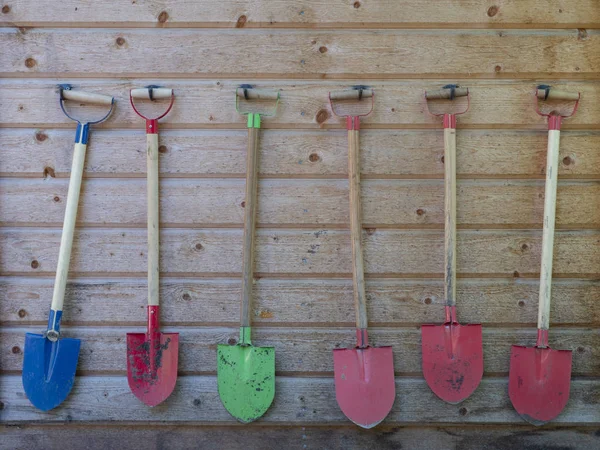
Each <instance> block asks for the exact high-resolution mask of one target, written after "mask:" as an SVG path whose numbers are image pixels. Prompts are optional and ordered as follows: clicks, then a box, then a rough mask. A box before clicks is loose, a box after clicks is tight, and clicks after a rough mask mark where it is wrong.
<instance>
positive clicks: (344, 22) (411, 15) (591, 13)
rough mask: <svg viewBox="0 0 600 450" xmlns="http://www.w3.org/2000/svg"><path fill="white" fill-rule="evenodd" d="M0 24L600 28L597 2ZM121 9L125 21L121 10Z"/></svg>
mask: <svg viewBox="0 0 600 450" xmlns="http://www.w3.org/2000/svg"><path fill="white" fill-rule="evenodd" d="M10 5H11V8H10V10H9V11H8V12H6V13H4V14H3V15H2V16H1V17H0V20H1V21H0V25H2V26H8V25H10V26H36V27H40V26H50V27H83V26H85V27H86V28H88V27H102V28H105V27H124V26H127V27H211V28H215V27H223V28H234V27H235V28H257V27H266V28H284V27H285V28H321V27H327V28H333V27H341V28H495V27H502V28H575V27H576V26H579V27H588V28H598V24H600V14H599V13H598V8H597V7H596V6H597V5H596V4H595V3H594V1H593V0H576V1H571V2H569V3H564V2H561V1H559V0H550V1H547V2H545V4H544V5H540V4H539V2H536V1H535V0H520V1H517V0H497V1H496V2H494V4H493V5H492V4H491V3H490V4H488V3H484V4H482V3H480V2H477V1H467V2H464V1H461V2H456V1H453V0H444V1H442V2H437V3H436V4H435V5H432V4H431V5H430V4H423V3H422V2H419V1H418V0H405V1H402V2H398V1H394V0H383V1H378V2H373V3H372V2H368V1H363V2H358V3H357V2H354V1H350V0H345V1H343V2H336V3H331V2H329V1H327V0H312V1H310V2H304V3H298V2H291V1H282V0H279V1H271V2H269V3H268V5H267V4H266V3H265V2H263V1H260V0H229V1H226V2H223V1H216V0H209V1H204V2H202V4H197V3H195V2H185V1H171V2H169V3H167V4H165V3H164V2H160V1H157V0H153V1H148V2H143V3H137V2H136V3H127V4H122V3H117V2H114V1H113V2H104V4H103V7H101V6H100V5H97V4H95V3H90V4H81V3H80V2H77V1H76V0H68V1H64V2H60V3H59V4H56V5H53V7H52V8H50V7H48V6H46V5H39V4H37V3H36V2H35V1H34V0H16V1H13V2H11V4H10ZM117 9H118V14H115V10H117Z"/></svg>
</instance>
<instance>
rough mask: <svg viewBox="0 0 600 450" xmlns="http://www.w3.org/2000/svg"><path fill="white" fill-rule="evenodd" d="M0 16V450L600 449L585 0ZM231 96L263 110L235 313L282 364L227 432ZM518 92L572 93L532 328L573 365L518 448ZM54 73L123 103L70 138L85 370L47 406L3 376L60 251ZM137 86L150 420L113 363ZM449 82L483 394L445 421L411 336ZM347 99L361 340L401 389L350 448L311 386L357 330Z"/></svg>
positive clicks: (135, 191) (115, 5) (77, 7)
mask: <svg viewBox="0 0 600 450" xmlns="http://www.w3.org/2000/svg"><path fill="white" fill-rule="evenodd" d="M542 3H543V4H542ZM0 11H1V12H0V43H1V44H2V49H3V51H2V52H1V53H0V318H1V319H0V420H2V421H3V422H6V423H7V425H5V426H4V428H2V439H0V448H1V449H4V448H7V449H8V448H10V449H13V448H39V447H44V448H50V447H49V445H51V444H49V442H51V441H49V440H48V438H53V439H54V440H55V441H57V442H58V441H60V442H64V445H65V446H66V448H72V447H76V446H78V445H80V443H81V439H84V440H85V442H86V446H87V447H88V448H90V449H92V448H110V447H112V446H114V445H116V444H115V442H119V444H120V445H122V446H125V447H132V446H137V445H139V442H140V441H141V440H142V439H143V440H144V442H146V443H147V447H148V448H157V449H158V448H166V446H168V448H189V447H197V446H199V445H201V444H202V445H206V446H210V447H211V448H236V447H240V446H245V447H252V448H281V447H282V446H285V447H289V448H302V449H304V448H368V447H370V446H376V447H377V448H399V447H400V446H403V447H404V448H482V447H485V446H486V445H487V446H500V447H502V446H509V447H510V448H520V447H525V446H537V447H539V448H543V447H545V446H548V445H550V444H553V445H559V444H560V445H562V446H563V447H565V448H592V447H594V446H600V435H599V433H598V427H599V426H600V364H599V361H600V358H599V355H598V352H600V309H599V308H598V304H599V303H598V298H599V297H598V296H599V295H600V284H599V281H598V280H600V250H599V249H600V246H599V242H600V234H599V233H600V212H599V208H597V206H596V205H597V203H598V199H599V196H600V184H599V182H600V150H599V149H600V77H599V76H598V73H599V72H600V34H599V32H598V29H600V6H599V5H598V4H597V2H596V1H595V0H577V1H575V0H572V1H568V2H567V1H562V0H551V1H548V2H538V1H535V0H520V1H517V0H497V1H491V0H489V1H485V2H479V1H457V0H444V1H442V2H435V3H434V2H419V1H416V0H401V1H396V0H381V1H371V0H362V1H353V0H339V1H335V2H332V1H329V0H302V1H294V2H290V1H287V0H276V1H275V0H273V1H262V0H245V1H244V0H219V1H216V0H208V1H205V2H190V1H183V0H169V1H166V2H165V1H154V0H152V1H144V2H140V1H132V2H116V1H114V0H110V1H104V2H87V1H79V0H65V1H61V2H52V3H47V4H46V3H40V2H37V1H34V0H5V1H4V2H3V3H2V4H0ZM242 81H243V82H251V83H254V84H257V85H258V86H263V87H275V88H277V89H280V90H281V95H282V102H281V107H280V110H279V113H278V115H277V116H276V117H275V118H272V119H265V120H264V124H263V125H264V131H262V132H261V150H260V167H259V172H260V182H259V211H258V222H259V223H258V230H257V234H258V239H257V241H258V243H257V249H256V268H257V271H258V281H257V283H256V285H255V297H254V303H253V308H252V309H253V320H254V321H255V322H256V324H257V327H256V341H257V342H260V343H261V344H263V343H264V344H268V345H273V346H275V347H276V351H277V359H276V363H277V367H276V369H277V374H278V375H279V377H278V381H277V382H278V386H277V396H276V400H275V403H274V405H273V407H272V408H271V409H270V410H269V412H268V413H267V414H266V415H265V417H264V418H263V419H261V421H259V422H258V423H256V424H253V425H249V426H245V427H239V426H237V425H236V424H235V423H234V421H233V420H232V419H231V418H230V416H229V415H228V414H227V413H226V411H225V410H224V408H223V407H222V405H221V403H220V401H219V400H218V395H217V392H216V380H215V373H216V364H215V361H216V356H215V352H216V344H218V343H225V342H234V341H235V339H236V338H237V320H238V317H239V307H238V301H239V291H240V280H239V276H240V273H241V238H242V229H243V206H242V202H243V201H244V178H245V149H246V142H245V140H246V132H245V130H244V128H245V123H244V120H243V119H242V118H241V117H240V116H238V114H237V113H236V112H235V108H234V104H233V90H234V88H235V86H237V85H238V83H240V82H242ZM540 81H541V82H551V83H552V84H553V85H556V86H559V87H561V88H564V89H567V90H572V91H580V92H581V93H582V98H583V100H582V103H581V108H580V110H579V112H578V114H577V115H576V116H575V117H574V118H573V119H569V120H567V121H565V123H564V127H563V130H564V132H563V134H562V141H561V154H560V166H559V187H558V205H557V236H556V250H555V265H554V270H555V274H554V276H555V282H554V286H553V293H554V303H553V304H552V314H551V320H552V323H553V325H556V327H555V328H554V329H553V331H552V332H551V334H550V341H551V342H550V343H551V345H553V346H555V347H556V348H566V349H571V350H573V383H572V393H571V400H570V402H569V404H568V406H567V408H566V409H565V411H564V412H563V414H561V416H560V417H559V418H558V419H557V420H556V424H555V425H554V426H549V427H544V428H542V429H536V431H535V433H533V432H532V428H531V427H530V426H528V425H525V424H524V422H523V421H522V420H521V419H520V418H519V417H518V415H517V414H516V413H515V412H514V410H513V409H512V406H511V404H510V401H509V399H508V396H507V374H508V354H509V350H510V345H511V344H528V343H532V342H533V341H534V335H535V322H536V317H537V292H538V289H537V277H538V272H539V259H540V248H541V217H542V210H543V189H544V186H543V183H544V181H543V180H544V171H545V153H546V131H545V130H546V126H545V121H544V120H543V119H542V118H540V117H539V116H538V115H537V114H536V113H535V109H534V106H533V103H532V94H533V89H534V86H535V85H536V84H537V83H538V82H540ZM65 82H67V83H71V84H74V85H76V86H78V87H81V88H83V89H86V90H91V91H96V92H102V93H106V94H110V95H115V97H116V98H117V100H118V104H117V109H116V111H115V114H113V116H112V117H111V118H110V120H109V121H107V122H106V123H104V124H102V125H101V126H99V127H97V128H96V129H94V131H93V132H92V137H91V140H90V145H89V148H88V156H87V160H86V169H85V174H84V177H85V179H84V182H83V188H82V189H83V190H82V197H81V204H80V211H79V216H78V228H77V231H76V235H75V236H76V237H75V246H74V251H73V255H72V261H71V274H72V277H71V283H70V284H69V286H68V288H67V300H66V309H65V315H64V322H65V333H68V334H70V335H73V336H77V337H81V338H82V339H83V347H82V354H81V358H80V364H79V372H78V375H79V376H78V378H77V383H76V385H75V388H74V390H73V392H72V394H71V396H70V397H69V399H68V400H67V401H66V402H65V404H64V405H63V406H62V407H61V408H59V409H57V410H55V411H52V412H51V413H47V414H45V413H40V412H38V411H36V410H35V409H34V408H33V407H31V405H30V404H29V403H28V401H27V399H26V398H25V397H24V393H23V389H22V387H21V383H20V377H19V371H20V367H21V364H22V358H23V354H22V351H23V350H22V348H23V338H24V333H25V332H26V331H37V330H39V329H40V328H41V327H43V325H44V322H45V321H46V317H47V316H46V314H47V309H48V305H49V303H50V298H51V292H52V283H53V272H54V270H55V266H56V260H57V255H58V246H59V240H60V227H61V223H62V215H63V212H64V207H65V200H66V194H67V185H68V177H69V172H70V165H71V154H72V141H73V131H74V127H73V124H72V123H71V122H70V121H68V120H67V119H66V118H65V117H64V116H63V114H62V113H61V111H60V109H59V108H58V101H57V89H56V85H57V84H58V83H65ZM149 82H152V83H159V84H163V85H166V86H169V87H172V88H174V89H175V90H176V93H177V102H176V105H175V108H174V109H173V111H172V113H171V114H170V115H169V116H168V117H167V118H166V119H165V120H164V121H163V124H162V129H163V130H164V131H163V133H162V134H161V141H160V144H161V148H160V170H161V194H162V199H161V200H162V203H161V220H162V227H163V230H162V234H161V239H162V241H161V244H162V247H161V250H162V255H161V256H162V258H161V271H162V283H161V294H162V298H163V300H164V303H163V305H164V307H163V320H164V324H165V326H166V329H167V330H171V331H178V332H179V333H180V336H181V355H180V359H181V362H180V378H179V381H178V385H177V388H176V391H175V393H174V394H173V396H172V397H171V398H170V399H169V400H168V401H167V402H166V403H165V404H163V405H161V406H159V407H157V408H154V409H152V410H150V409H147V408H145V407H144V406H142V405H141V403H139V402H138V401H137V400H136V399H135V398H134V397H133V395H132V394H131V393H130V392H129V390H128V388H127V383H126V378H125V364H124V363H125V345H124V338H125V333H126V332H128V331H135V330H141V329H142V327H143V326H144V322H145V301H146V284H145V271H146V231H145V214H146V202H145V180H144V178H145V167H146V162H145V139H144V129H143V121H142V120H141V119H139V118H138V117H137V116H135V115H134V113H133V111H132V110H131V108H130V106H129V105H128V100H127V92H128V90H129V88H131V87H132V86H140V85H145V84H148V83H149ZM449 82H459V83H460V84H462V85H468V86H469V87H470V89H471V92H472V104H471V109H470V111H469V113H468V114H466V115H464V116H461V117H460V119H459V131H458V133H457V141H458V142H457V144H458V145H457V148H458V152H457V171H458V179H459V183H458V190H457V192H458V230H459V231H458V276H459V280H458V298H459V302H460V309H459V311H460V318H461V320H462V321H464V322H476V321H479V322H481V323H482V324H483V325H484V352H485V378H484V380H483V382H482V384H481V386H480V387H479V389H478V390H477V391H476V393H475V394H474V395H473V396H472V397H471V398H469V399H468V400H467V401H465V402H464V403H463V404H461V405H447V404H444V403H442V402H440V401H438V400H437V399H436V398H435V396H434V395H433V394H432V393H431V392H430V390H429V389H428V388H427V386H426V384H425V382H424V381H423V379H422V378H421V375H420V371H421V367H420V333H419V331H418V326H419V324H421V323H423V322H440V321H441V320H442V319H443V275H442V258H443V167H444V166H443V161H442V155H443V140H442V132H441V129H440V124H439V122H438V120H437V119H435V118H433V117H432V116H430V115H428V114H427V112H426V110H425V108H424V107H425V105H424V103H423V90H424V89H427V88H432V87H438V86H440V85H442V84H447V83H449ZM356 83H361V84H368V85H371V86H373V87H374V89H375V90H376V107H375V110H374V113H373V114H372V115H371V116H370V117H369V118H367V119H365V120H364V121H363V126H362V128H363V129H364V131H363V133H362V134H361V170H362V174H363V177H364V182H363V190H362V197H363V221H364V228H365V229H364V232H363V238H364V241H365V263H366V272H367V273H366V277H367V294H368V298H369V300H370V301H369V304H368V308H369V314H370V318H371V322H372V325H373V330H372V339H373V341H374V342H376V343H379V344H391V345H393V347H394V355H395V369H396V374H397V391H398V392H397V399H396V403H395V406H394V409H393V411H392V413H391V414H390V417H388V419H386V421H385V422H384V423H383V424H382V425H381V426H380V427H378V428H376V429H375V430H371V431H369V432H365V431H362V430H357V429H356V428H354V427H353V426H351V425H350V424H348V422H347V421H346V420H345V418H344V417H343V415H342V414H341V412H340V411H339V409H338V407H337V404H336V402H335V395H334V390H333V381H332V379H331V376H332V359H331V349H332V348H336V347H343V346H349V345H352V339H353V332H352V327H353V323H354V316H353V307H352V290H351V289H352V287H351V267H350V248H349V235H348V226H349V224H348V220H347V217H348V205H347V195H348V183H347V179H346V176H347V143H346V136H345V131H344V124H343V122H342V121H341V120H339V119H337V118H336V117H334V116H333V115H332V112H331V110H330V107H329V104H328V101H327V92H328V91H329V90H336V89H340V88H343V87H345V86H348V85H352V84H356ZM76 109H78V113H81V114H88V113H91V112H92V111H91V110H89V109H87V108H78V107H76ZM148 422H151V423H153V424H156V426H158V429H157V430H154V429H150V428H148ZM58 423H60V424H64V425H65V426H61V427H55V426H53V425H55V424H58ZM190 424H192V425H201V426H200V427H191V426H190ZM14 426H18V427H19V429H18V431H16V428H14ZM84 431H85V433H84ZM83 435H85V438H82V437H81V436H83ZM115 439H117V440H118V441H116V440H115ZM177 446H179V447H177ZM469 446H470V447H469ZM62 448H65V447H62ZM507 448H508V447H507Z"/></svg>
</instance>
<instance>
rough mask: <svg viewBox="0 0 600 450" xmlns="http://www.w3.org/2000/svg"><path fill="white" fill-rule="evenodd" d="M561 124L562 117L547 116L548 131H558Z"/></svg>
mask: <svg viewBox="0 0 600 450" xmlns="http://www.w3.org/2000/svg"><path fill="white" fill-rule="evenodd" d="M561 124H562V116H557V115H550V116H548V129H549V130H560V126H561Z"/></svg>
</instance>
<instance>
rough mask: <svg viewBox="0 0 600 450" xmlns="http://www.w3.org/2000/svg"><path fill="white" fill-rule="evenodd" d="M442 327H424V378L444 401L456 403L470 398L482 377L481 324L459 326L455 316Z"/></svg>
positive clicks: (422, 331) (422, 336) (422, 337)
mask: <svg viewBox="0 0 600 450" xmlns="http://www.w3.org/2000/svg"><path fill="white" fill-rule="evenodd" d="M448 317H449V318H450V317H452V319H450V320H449V321H447V322H446V323H444V324H442V325H423V326H421V339H422V344H421V346H422V352H423V375H424V376H425V381H427V384H428V385H429V387H430V388H431V390H432V391H433V392H434V394H435V395H437V396H438V397H439V398H441V399H442V400H444V401H446V402H448V403H452V404H456V403H460V402H462V401H463V400H465V399H466V398H467V397H469V396H470V395H471V394H472V393H473V392H474V391H475V389H477V386H479V383H480V382H481V377H482V376H483V339H482V336H481V325H475V324H470V325H460V324H459V323H458V322H456V320H455V319H454V317H455V315H452V316H448Z"/></svg>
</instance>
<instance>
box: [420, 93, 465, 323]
mask: <svg viewBox="0 0 600 450" xmlns="http://www.w3.org/2000/svg"><path fill="white" fill-rule="evenodd" d="M457 97H467V106H466V109H464V110H463V111H461V112H457V113H452V114H448V113H445V114H437V113H432V112H431V111H430V110H429V104H428V103H427V100H443V99H446V100H451V101H452V100H454V99H455V98H457ZM425 103H426V105H427V110H428V111H429V112H430V114H433V115H434V116H443V118H444V122H443V123H444V218H445V220H444V290H445V296H446V315H447V318H446V322H448V321H449V320H450V321H452V322H454V321H456V317H455V310H454V308H453V307H454V306H456V116H457V115H460V114H464V113H466V112H467V111H468V110H469V106H470V95H469V89H468V88H464V87H460V86H458V85H455V84H448V85H446V86H444V87H443V88H441V89H438V90H434V91H426V92H425Z"/></svg>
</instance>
